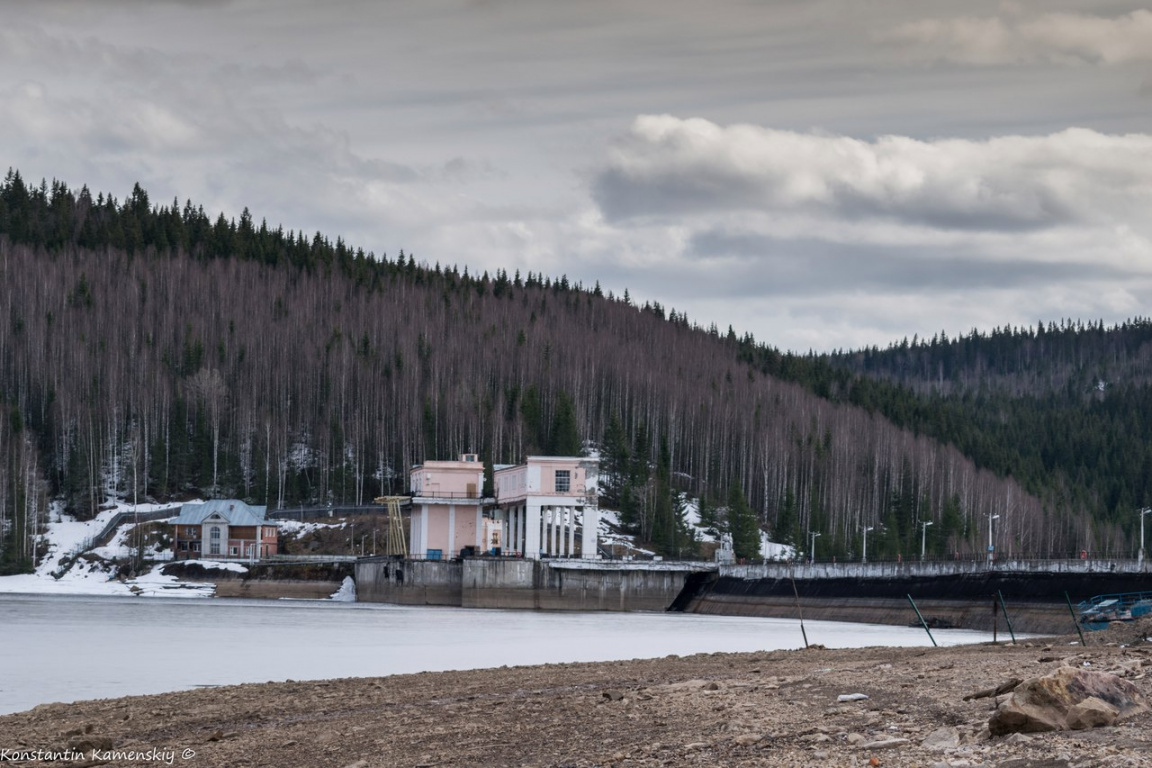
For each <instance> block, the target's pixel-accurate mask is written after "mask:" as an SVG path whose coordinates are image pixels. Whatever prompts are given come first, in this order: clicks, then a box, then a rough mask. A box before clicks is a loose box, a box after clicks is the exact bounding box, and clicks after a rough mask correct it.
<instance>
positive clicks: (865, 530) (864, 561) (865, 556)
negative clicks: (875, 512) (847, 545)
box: [860, 526, 876, 563]
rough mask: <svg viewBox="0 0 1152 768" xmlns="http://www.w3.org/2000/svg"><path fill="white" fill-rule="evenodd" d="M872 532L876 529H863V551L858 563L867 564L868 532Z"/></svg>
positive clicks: (870, 527) (869, 527)
mask: <svg viewBox="0 0 1152 768" xmlns="http://www.w3.org/2000/svg"><path fill="white" fill-rule="evenodd" d="M873 530H876V529H875V528H874V527H872V526H866V527H865V528H864V551H863V552H862V553H861V555H860V562H861V563H867V562H868V531H873Z"/></svg>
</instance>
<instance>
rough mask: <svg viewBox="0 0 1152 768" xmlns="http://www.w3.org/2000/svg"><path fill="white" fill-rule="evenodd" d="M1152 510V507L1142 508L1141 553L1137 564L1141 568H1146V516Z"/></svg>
mask: <svg viewBox="0 0 1152 768" xmlns="http://www.w3.org/2000/svg"><path fill="white" fill-rule="evenodd" d="M1149 512H1152V507H1145V508H1144V509H1142V510H1140V554H1139V556H1138V557H1137V562H1136V564H1137V566H1138V567H1139V568H1140V570H1144V518H1145V517H1146V516H1147V515H1148V513H1149Z"/></svg>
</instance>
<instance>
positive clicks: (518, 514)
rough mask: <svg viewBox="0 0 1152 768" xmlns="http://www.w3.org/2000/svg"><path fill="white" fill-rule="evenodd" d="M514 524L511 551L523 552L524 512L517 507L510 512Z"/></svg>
mask: <svg viewBox="0 0 1152 768" xmlns="http://www.w3.org/2000/svg"><path fill="white" fill-rule="evenodd" d="M512 516H513V518H515V520H516V524H515V525H514V526H512V551H513V552H521V553H523V552H524V510H523V509H521V508H520V507H519V506H517V507H516V508H515V509H513V510H512Z"/></svg>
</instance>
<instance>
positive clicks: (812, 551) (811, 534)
mask: <svg viewBox="0 0 1152 768" xmlns="http://www.w3.org/2000/svg"><path fill="white" fill-rule="evenodd" d="M819 535H820V534H819V533H817V532H816V531H808V536H809V537H811V539H812V546H811V547H809V550H810V552H809V555H808V564H809V565H811V564H813V563H815V562H816V537H817V536H819Z"/></svg>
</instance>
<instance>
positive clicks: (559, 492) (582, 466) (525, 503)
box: [493, 456, 600, 560]
mask: <svg viewBox="0 0 1152 768" xmlns="http://www.w3.org/2000/svg"><path fill="white" fill-rule="evenodd" d="M598 466H599V465H598V463H597V461H596V460H595V459H586V458H581V457H572V456H529V457H528V460H527V461H526V462H525V463H524V464H520V465H517V466H512V467H499V468H497V469H496V471H495V473H494V478H493V479H494V481H495V486H496V504H497V507H498V518H497V519H498V520H500V521H501V523H502V528H503V530H502V535H501V540H502V541H503V542H504V551H505V554H511V555H522V556H523V557H525V558H528V559H531V560H539V559H540V558H541V557H576V556H577V546H576V529H577V528H578V527H579V528H580V545H579V556H580V557H583V558H595V557H597V556H598V553H597V546H598V536H597V532H598V530H599V527H600V510H599V508H598V507H597V506H596V492H595V488H596V485H595V482H596V475H597V470H598Z"/></svg>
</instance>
